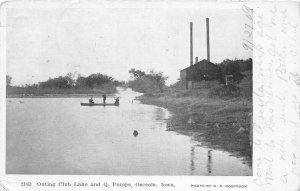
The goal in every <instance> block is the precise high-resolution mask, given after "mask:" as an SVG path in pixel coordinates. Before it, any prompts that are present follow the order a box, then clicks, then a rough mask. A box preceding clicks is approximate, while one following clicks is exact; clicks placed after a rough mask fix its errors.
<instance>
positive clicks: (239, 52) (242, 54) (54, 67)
mask: <svg viewBox="0 0 300 191" xmlns="http://www.w3.org/2000/svg"><path fill="white" fill-rule="evenodd" d="M207 17H208V18H210V48H211V49H210V55H211V56H210V57H211V61H212V62H213V63H219V62H221V61H222V60H224V59H227V58H229V59H234V58H242V59H247V58H250V57H252V53H251V52H249V51H246V50H244V49H243V47H242V39H243V38H244V37H245V34H244V33H243V29H244V24H245V20H246V17H245V16H244V14H243V12H242V10H237V9H236V10H225V9H190V8H189V9H188V8H185V9H178V8H176V9H175V8H173V9H166V8H164V9H163V8H162V9H158V8H151V9H144V8H135V9H120V8H112V9H56V8H51V9H41V8H40V9H37V8H35V9H8V11H7V26H8V27H7V74H8V75H10V76H12V77H13V81H12V84H13V85H24V84H32V83H37V82H39V81H44V80H47V79H48V78H49V77H57V76H59V75H65V74H66V73H68V72H77V73H80V74H82V75H85V76H87V75H89V74H91V73H102V74H107V75H111V76H112V77H114V78H115V79H117V80H128V79H129V74H128V70H129V69H130V68H136V69H140V70H145V71H148V70H149V69H154V70H156V71H162V72H164V74H165V75H167V76H169V80H168V83H172V82H175V81H176V79H178V78H179V71H180V70H181V69H183V68H185V67H187V66H189V64H190V52H189V24H190V22H191V21H192V22H193V23H194V57H195V56H198V57H199V60H202V59H206V28H205V18H207Z"/></svg>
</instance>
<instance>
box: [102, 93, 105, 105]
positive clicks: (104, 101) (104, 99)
mask: <svg viewBox="0 0 300 191" xmlns="http://www.w3.org/2000/svg"><path fill="white" fill-rule="evenodd" d="M102 97H103V104H105V101H106V94H103V95H102Z"/></svg>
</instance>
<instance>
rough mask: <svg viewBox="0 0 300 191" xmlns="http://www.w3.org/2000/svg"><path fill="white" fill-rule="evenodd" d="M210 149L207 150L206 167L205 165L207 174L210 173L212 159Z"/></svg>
mask: <svg viewBox="0 0 300 191" xmlns="http://www.w3.org/2000/svg"><path fill="white" fill-rule="evenodd" d="M211 151H212V150H208V151H207V163H206V167H207V175H211V173H212V172H211V159H212V154H211Z"/></svg>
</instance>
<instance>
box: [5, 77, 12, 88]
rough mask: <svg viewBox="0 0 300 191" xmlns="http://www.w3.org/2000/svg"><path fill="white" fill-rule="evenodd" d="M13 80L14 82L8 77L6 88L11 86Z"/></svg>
mask: <svg viewBox="0 0 300 191" xmlns="http://www.w3.org/2000/svg"><path fill="white" fill-rule="evenodd" d="M11 80H12V77H11V76H9V75H6V87H10V86H11Z"/></svg>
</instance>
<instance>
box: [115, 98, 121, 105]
mask: <svg viewBox="0 0 300 191" xmlns="http://www.w3.org/2000/svg"><path fill="white" fill-rule="evenodd" d="M119 104H120V99H119V97H117V98H115V105H119Z"/></svg>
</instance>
